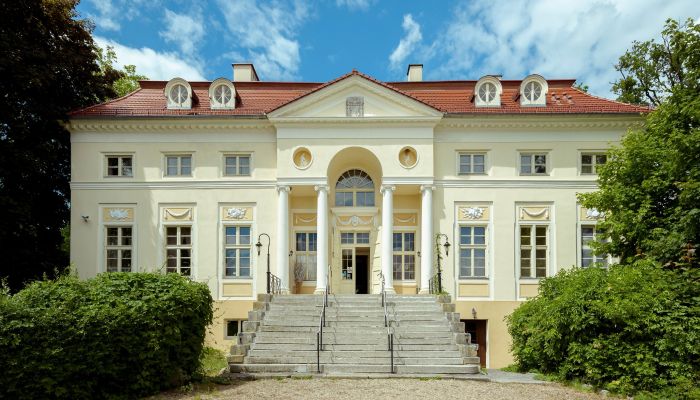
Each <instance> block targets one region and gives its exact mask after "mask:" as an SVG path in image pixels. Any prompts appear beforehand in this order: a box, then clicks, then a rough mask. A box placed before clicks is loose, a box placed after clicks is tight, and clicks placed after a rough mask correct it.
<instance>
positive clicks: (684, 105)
mask: <svg viewBox="0 0 700 400" xmlns="http://www.w3.org/2000/svg"><path fill="white" fill-rule="evenodd" d="M663 42H664V43H663V44H656V43H655V42H654V41H653V40H650V41H646V42H641V43H639V42H635V44H634V46H633V49H632V50H630V51H628V52H627V53H625V54H624V55H623V56H622V57H620V62H619V63H618V65H617V68H618V69H619V70H621V72H622V74H623V76H622V79H620V81H618V82H616V83H615V85H614V90H617V91H618V94H619V95H620V98H621V99H623V100H630V99H632V100H642V101H646V102H648V103H650V104H653V105H655V106H656V109H655V110H653V111H652V112H651V113H650V114H649V115H648V116H647V117H646V120H645V122H644V125H643V126H640V127H637V128H634V129H632V130H630V131H629V132H628V134H627V135H626V136H625V137H624V138H623V140H622V145H621V147H618V148H615V149H613V150H612V151H611V153H610V157H609V161H608V163H607V164H606V165H604V166H603V167H601V168H600V170H599V180H598V183H599V186H600V190H599V191H598V192H595V193H589V194H584V195H582V196H581V201H582V204H583V205H584V206H586V207H589V208H597V209H598V210H600V211H603V212H605V213H606V216H607V218H606V220H605V221H604V222H603V223H602V225H601V227H602V228H603V229H605V230H607V232H608V233H609V235H610V239H611V240H610V242H609V243H602V244H597V245H595V247H596V248H597V251H598V252H603V253H611V254H613V255H617V256H620V257H621V258H622V263H630V262H633V261H634V260H635V259H637V258H640V257H650V258H651V259H654V260H657V261H659V262H660V263H661V264H663V265H665V266H667V267H678V266H693V267H697V266H698V258H697V257H696V251H697V248H698V244H699V243H700V26H698V25H695V24H694V22H693V21H692V20H688V22H687V23H686V24H685V25H679V24H678V22H676V21H673V20H668V21H667V22H666V26H665V29H664V30H663ZM623 71H624V72H623Z"/></svg>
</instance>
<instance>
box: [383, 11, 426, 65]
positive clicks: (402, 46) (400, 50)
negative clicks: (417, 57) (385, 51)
mask: <svg viewBox="0 0 700 400" xmlns="http://www.w3.org/2000/svg"><path fill="white" fill-rule="evenodd" d="M401 26H403V30H404V37H403V38H402V39H401V41H399V44H398V46H396V48H395V49H394V51H393V52H392V53H391V55H390V56H389V63H390V65H391V68H393V69H400V68H402V67H403V62H404V60H405V59H406V57H408V56H409V55H411V53H413V52H414V51H415V49H416V47H417V46H418V44H419V43H420V42H421V40H423V35H422V34H421V33H420V25H419V24H418V23H417V22H416V21H414V20H413V16H412V15H411V14H406V15H404V16H403V24H402V25H401Z"/></svg>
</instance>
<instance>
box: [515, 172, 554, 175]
mask: <svg viewBox="0 0 700 400" xmlns="http://www.w3.org/2000/svg"><path fill="white" fill-rule="evenodd" d="M519 176H549V174H548V173H544V174H525V173H522V172H521V173H520V175H519Z"/></svg>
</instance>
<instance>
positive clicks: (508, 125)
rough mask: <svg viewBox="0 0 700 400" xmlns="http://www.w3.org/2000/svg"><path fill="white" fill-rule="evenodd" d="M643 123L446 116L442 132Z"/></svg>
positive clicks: (575, 118) (593, 118) (614, 117)
mask: <svg viewBox="0 0 700 400" xmlns="http://www.w3.org/2000/svg"><path fill="white" fill-rule="evenodd" d="M643 123H644V121H643V119H642V118H641V117H639V116H632V117H631V116H629V115H624V116H619V115H612V116H606V117H601V116H591V115H559V114H553V115H548V116H546V117H543V116H537V117H532V116H527V115H514V116H510V117H502V116H497V117H493V116H488V115H475V116H454V115H453V116H447V117H445V118H443V119H442V120H441V121H440V123H439V124H438V127H440V128H476V129H538V128H595V129H605V128H622V129H627V128H630V127H633V126H642V125H643Z"/></svg>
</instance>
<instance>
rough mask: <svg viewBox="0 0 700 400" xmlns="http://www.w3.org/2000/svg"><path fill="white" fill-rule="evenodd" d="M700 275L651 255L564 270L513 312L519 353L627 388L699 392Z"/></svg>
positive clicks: (528, 366)
mask: <svg viewBox="0 0 700 400" xmlns="http://www.w3.org/2000/svg"><path fill="white" fill-rule="evenodd" d="M699 277H700V274H699V271H697V270H685V271H667V270H664V269H662V268H659V267H658V266H657V265H654V264H653V263H651V262H649V261H640V262H637V263H636V264H634V265H629V266H614V267H611V268H610V269H609V270H605V269H599V268H587V269H572V270H566V271H561V272H559V273H558V274H557V275H556V276H555V277H552V278H548V279H544V280H543V281H542V282H541V285H540V293H539V295H538V296H537V297H535V298H534V299H531V300H529V301H527V302H525V303H523V304H522V305H521V306H520V307H519V308H518V309H516V310H515V311H514V312H513V314H511V315H510V316H509V317H508V318H507V322H508V330H509V332H510V334H511V336H512V338H513V345H512V350H513V353H514V355H515V358H516V361H517V363H518V365H519V367H520V368H521V369H523V370H538V371H540V372H542V373H548V374H555V375H557V376H558V377H559V378H560V379H563V380H581V381H582V382H585V383H590V384H592V385H594V386H596V387H603V388H607V389H608V390H612V391H616V392H621V393H635V392H644V391H648V392H658V391H667V390H670V391H671V392H673V391H676V392H680V393H681V394H680V395H679V396H681V397H682V396H694V395H698V394H700V388H699V387H698V386H697V382H699V381H700V279H698V278H699ZM673 388H675V389H673Z"/></svg>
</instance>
